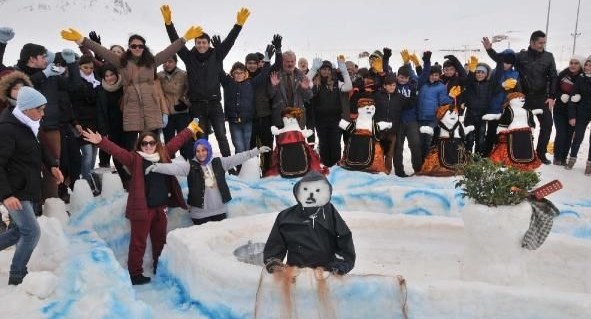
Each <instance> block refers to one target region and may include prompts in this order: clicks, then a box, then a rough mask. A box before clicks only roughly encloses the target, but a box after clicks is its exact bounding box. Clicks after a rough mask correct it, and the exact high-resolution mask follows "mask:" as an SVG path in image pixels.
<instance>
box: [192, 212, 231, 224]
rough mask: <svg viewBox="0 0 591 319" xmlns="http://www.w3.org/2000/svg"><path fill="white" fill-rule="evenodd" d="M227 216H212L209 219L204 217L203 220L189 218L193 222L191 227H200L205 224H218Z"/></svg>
mask: <svg viewBox="0 0 591 319" xmlns="http://www.w3.org/2000/svg"><path fill="white" fill-rule="evenodd" d="M226 217H227V215H226V214H225V213H224V214H219V215H213V216H209V217H205V218H191V219H192V220H193V225H202V224H205V223H207V222H219V221H221V220H224V219H226Z"/></svg>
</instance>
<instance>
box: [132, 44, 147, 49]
mask: <svg viewBox="0 0 591 319" xmlns="http://www.w3.org/2000/svg"><path fill="white" fill-rule="evenodd" d="M129 47H130V48H132V49H143V48H145V46H144V45H143V44H130V45H129Z"/></svg>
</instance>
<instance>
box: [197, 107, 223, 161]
mask: <svg viewBox="0 0 591 319" xmlns="http://www.w3.org/2000/svg"><path fill="white" fill-rule="evenodd" d="M190 111H191V117H193V118H195V117H197V118H199V126H201V128H202V129H203V131H205V134H202V136H201V138H204V139H207V138H208V135H209V132H210V131H211V129H212V128H213V133H214V134H215V138H216V140H217V141H218V146H219V148H220V152H221V153H222V156H223V157H226V156H230V155H231V154H232V153H231V152H230V144H229V143H228V138H227V137H226V120H225V118H224V110H223V109H222V104H221V103H220V102H219V101H215V100H214V101H191V109H190Z"/></svg>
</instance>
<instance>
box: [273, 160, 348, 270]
mask: <svg viewBox="0 0 591 319" xmlns="http://www.w3.org/2000/svg"><path fill="white" fill-rule="evenodd" d="M293 193H294V195H295V197H296V200H297V202H298V203H297V204H296V205H294V206H292V207H290V208H288V209H285V210H283V211H282V212H280V213H279V215H277V218H276V219H275V223H274V225H273V228H272V230H271V233H270V234H269V238H268V239H267V243H266V244H265V249H264V253H263V254H264V261H265V266H266V268H267V271H268V272H270V273H273V272H277V271H281V270H283V269H284V268H285V267H286V266H296V267H301V268H303V267H310V268H317V267H322V268H324V269H325V270H327V271H331V272H332V273H334V274H338V275H344V274H346V273H348V272H349V271H351V269H353V267H354V265H355V256H356V255H355V247H354V245H353V236H352V234H351V230H350V229H349V227H348V226H347V224H346V223H345V221H344V220H343V218H342V217H341V215H340V214H339V212H338V211H337V209H336V208H335V207H334V206H333V205H332V204H331V203H330V197H331V194H332V185H331V184H330V183H329V182H328V180H327V179H326V177H324V175H322V174H320V173H318V172H315V171H311V172H309V173H308V174H306V175H305V176H304V177H302V179H301V180H300V181H298V182H297V183H296V184H295V185H294V188H293ZM286 255H287V261H286V263H284V262H283V260H284V258H285V256H286Z"/></svg>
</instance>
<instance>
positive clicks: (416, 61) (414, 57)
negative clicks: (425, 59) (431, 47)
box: [410, 53, 421, 68]
mask: <svg viewBox="0 0 591 319" xmlns="http://www.w3.org/2000/svg"><path fill="white" fill-rule="evenodd" d="M410 60H411V61H412V63H413V64H414V65H415V68H416V67H417V66H419V65H421V62H419V61H420V60H419V57H418V56H417V55H416V54H414V53H413V54H412V55H411V56H410Z"/></svg>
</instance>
